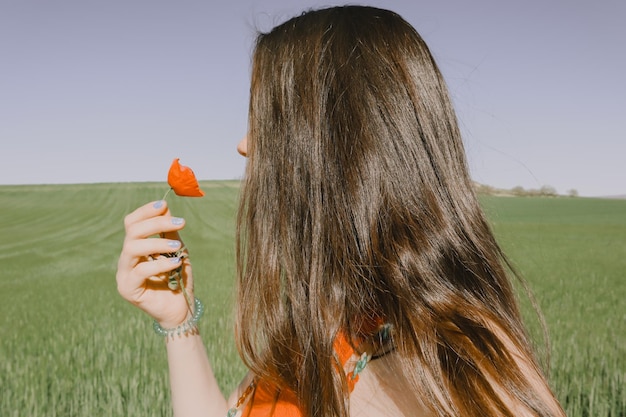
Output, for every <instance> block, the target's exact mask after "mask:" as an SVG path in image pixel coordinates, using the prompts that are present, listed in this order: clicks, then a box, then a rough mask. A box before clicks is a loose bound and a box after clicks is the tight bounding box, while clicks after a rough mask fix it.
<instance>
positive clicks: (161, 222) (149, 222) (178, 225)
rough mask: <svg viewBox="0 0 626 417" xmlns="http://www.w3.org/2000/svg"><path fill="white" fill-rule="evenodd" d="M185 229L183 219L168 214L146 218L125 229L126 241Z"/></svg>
mask: <svg viewBox="0 0 626 417" xmlns="http://www.w3.org/2000/svg"><path fill="white" fill-rule="evenodd" d="M183 227H185V219H183V218H181V217H172V216H170V215H169V214H166V215H162V216H157V217H152V218H148V219H145V220H142V221H139V222H136V223H133V224H130V225H128V226H127V227H126V238H127V239H130V240H132V239H143V238H147V237H150V236H154V235H158V234H161V233H167V232H174V231H178V230H181V229H182V228H183Z"/></svg>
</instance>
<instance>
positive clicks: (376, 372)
mask: <svg viewBox="0 0 626 417" xmlns="http://www.w3.org/2000/svg"><path fill="white" fill-rule="evenodd" d="M403 375H404V374H403V372H402V369H400V366H399V365H398V362H397V361H396V360H395V354H394V353H390V354H388V355H385V356H383V357H382V358H379V359H376V360H373V361H370V362H369V363H368V364H367V367H366V368H365V370H363V372H362V373H361V374H360V376H359V381H358V383H357V384H356V386H355V388H354V392H353V393H352V395H351V396H350V416H351V417H382V416H404V417H408V416H411V417H431V416H434V414H433V413H432V412H431V411H429V410H428V408H427V407H425V406H424V404H423V403H422V402H421V401H419V399H418V398H416V396H415V395H411V393H410V387H409V383H408V382H407V380H406V379H405V378H404V376H403Z"/></svg>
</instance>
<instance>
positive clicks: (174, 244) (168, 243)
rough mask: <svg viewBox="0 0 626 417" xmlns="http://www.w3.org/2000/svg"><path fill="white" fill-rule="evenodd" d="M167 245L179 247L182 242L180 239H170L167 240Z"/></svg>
mask: <svg viewBox="0 0 626 417" xmlns="http://www.w3.org/2000/svg"><path fill="white" fill-rule="evenodd" d="M167 246H169V247H170V248H177V247H179V246H180V242H179V241H178V240H170V241H169V242H167Z"/></svg>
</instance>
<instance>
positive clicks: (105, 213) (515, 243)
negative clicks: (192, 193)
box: [0, 181, 626, 417]
mask: <svg viewBox="0 0 626 417" xmlns="http://www.w3.org/2000/svg"><path fill="white" fill-rule="evenodd" d="M202 186H203V189H204V190H205V191H206V192H207V196H206V197H204V198H202V199H181V198H176V197H174V198H171V197H168V201H169V202H170V206H171V207H172V210H173V212H174V213H175V214H176V215H180V216H183V217H185V219H186V220H187V227H186V228H185V230H184V231H183V238H184V239H185V242H186V244H187V246H189V247H190V248H191V252H192V253H191V255H192V259H193V263H194V271H195V275H196V277H197V283H196V287H197V293H198V294H199V296H200V297H201V298H202V299H203V301H204V302H205V304H206V306H207V312H206V315H205V318H204V319H203V320H202V321H201V322H200V327H201V332H202V333H203V335H204V340H205V343H206V345H207V350H208V351H209V355H210V357H211V359H212V363H213V367H214V369H215V372H216V374H217V377H218V380H219V381H220V383H221V387H222V389H223V390H224V391H230V390H231V389H232V388H233V387H234V386H235V385H236V383H237V382H238V381H239V379H240V378H241V377H242V376H243V374H244V372H245V370H244V369H243V367H242V366H241V364H240V362H239V360H238V357H237V354H236V352H235V348H234V343H233V335H232V323H231V311H232V306H233V283H234V275H235V271H234V244H233V234H234V220H235V219H234V218H235V212H236V202H237V197H238V193H239V190H238V187H237V183H234V182H227V181H224V182H206V183H203V184H202ZM164 191H165V186H164V184H160V183H159V184H155V183H135V184H126V183H123V184H92V185H44V186H2V187H0V230H2V236H3V239H2V240H1V241H0V260H1V261H2V265H3V270H2V274H1V275H0V285H1V287H2V291H0V415H1V416H8V417H12V416H94V415H96V416H120V415H155V416H170V415H171V410H170V404H169V388H168V386H167V367H166V363H165V360H166V358H165V348H164V343H163V341H162V340H160V339H159V338H158V337H156V336H155V335H154V334H153V333H152V332H151V322H150V319H149V317H148V316H146V315H145V314H143V313H142V312H140V311H138V310H137V309H135V308H134V307H132V306H130V305H129V304H127V303H126V302H125V301H123V300H122V299H121V298H120V297H119V296H118V295H117V292H116V289H115V280H114V274H115V267H116V261H117V256H118V254H119V250H120V248H121V242H122V238H123V228H122V220H123V217H124V215H125V214H126V213H128V212H130V211H132V210H133V209H134V208H135V207H137V206H139V205H141V204H143V203H145V202H147V201H150V200H156V199H159V198H161V197H162V195H163V193H164ZM482 204H483V206H484V207H485V209H486V211H487V213H488V216H489V218H490V219H491V221H492V223H493V227H494V230H495V232H496V234H497V236H498V238H499V240H500V241H501V242H502V244H503V246H504V248H505V250H506V252H507V253H508V254H509V255H510V257H511V259H512V260H513V262H514V264H515V265H516V266H517V268H518V269H519V270H520V271H521V273H522V275H523V276H524V277H525V278H526V280H527V281H528V282H529V285H530V287H531V288H532V290H533V292H534V293H535V296H536V297H537V300H538V303H539V305H540V306H541V309H542V312H543V314H544V316H545V318H546V321H547V323H548V326H549V328H550V336H551V359H552V361H551V368H550V375H551V380H552V385H553V386H554V388H555V391H556V393H557V395H558V397H559V398H560V400H561V401H562V403H563V404H564V407H565V408H566V411H567V414H568V416H570V417H578V416H580V417H582V416H600V417H605V416H606V417H608V416H611V417H617V416H625V415H626V398H625V397H626V390H624V388H623V387H624V385H625V375H624V373H625V369H626V363H625V362H626V352H625V346H626V336H625V335H626V328H625V322H626V317H625V314H626V302H625V300H626V288H625V285H626V283H625V280H624V271H626V238H625V236H626V201H612V200H599V199H564V198H556V199H541V198H533V199H524V198H494V197H491V198H489V197H487V198H484V199H483V201H482ZM524 300H525V298H524V297H523V296H522V301H524ZM523 309H524V313H525V316H526V317H527V321H528V323H529V326H530V328H531V333H532V334H533V335H534V337H535V338H536V339H537V340H538V343H539V345H541V337H540V336H539V335H540V332H539V331H538V326H537V319H536V317H535V316H534V315H533V313H532V308H530V306H529V304H528V303H527V302H524V303H523Z"/></svg>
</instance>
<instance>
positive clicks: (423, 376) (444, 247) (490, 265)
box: [237, 6, 558, 417]
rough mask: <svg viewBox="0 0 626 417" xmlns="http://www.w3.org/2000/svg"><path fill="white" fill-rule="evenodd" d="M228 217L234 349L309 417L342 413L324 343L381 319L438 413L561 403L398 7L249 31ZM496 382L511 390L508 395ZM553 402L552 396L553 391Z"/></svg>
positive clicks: (438, 89) (426, 61) (342, 399)
mask: <svg viewBox="0 0 626 417" xmlns="http://www.w3.org/2000/svg"><path fill="white" fill-rule="evenodd" d="M248 157H249V159H248V164H247V170H246V175H245V179H244V181H243V189H242V196H241V203H240V210H239V219H238V238H237V242H238V243H237V248H238V250H237V256H238V276H239V287H238V306H239V308H238V314H237V339H238V347H239V349H240V352H241V355H242V357H243V360H244V361H245V363H246V364H247V365H248V366H249V367H250V368H251V369H252V370H253V371H254V372H255V373H256V374H257V375H258V376H259V377H261V378H264V379H265V380H267V381H271V382H273V383H275V384H276V385H277V386H279V387H282V388H283V389H289V390H291V391H293V392H294V393H296V395H297V398H298V400H299V402H300V407H301V409H302V410H303V413H304V415H306V416H311V417H313V416H342V417H346V416H348V410H347V408H348V406H347V404H348V401H347V398H348V397H347V390H346V381H345V376H344V375H343V373H342V372H338V364H337V362H336V359H335V356H334V354H333V341H334V340H335V337H336V335H337V333H338V332H339V331H342V332H345V333H347V334H348V335H349V336H351V337H356V336H357V335H358V334H360V333H361V330H362V329H361V328H360V327H361V324H362V323H363V322H364V319H365V320H367V318H373V317H383V318H384V320H385V321H386V322H387V323H390V324H391V325H392V326H393V333H392V338H393V344H394V346H395V353H394V355H397V357H398V360H399V361H401V363H402V364H403V369H405V370H406V378H407V380H408V381H409V383H410V384H411V386H410V387H407V394H406V395H415V396H418V397H420V398H421V399H422V401H424V402H425V403H426V404H427V405H428V406H429V407H430V408H431V409H432V410H433V411H434V412H435V413H437V414H438V415H442V416H444V415H445V416H452V415H467V416H491V415H513V414H515V412H514V410H513V409H512V408H511V406H510V404H509V405H507V401H506V400H507V399H508V400H510V399H512V400H513V403H515V404H519V406H520V407H521V409H523V410H527V412H529V413H531V415H541V416H544V415H555V411H554V410H556V409H558V405H556V406H555V404H556V401H555V400H554V398H553V397H552V396H551V394H550V398H549V399H548V400H546V399H545V398H544V397H542V396H541V395H540V394H538V392H537V389H536V387H534V386H533V382H532V381H530V380H529V378H528V371H524V370H522V369H520V361H519V360H516V357H521V358H522V363H525V364H528V365H529V367H530V368H531V370H532V372H533V373H534V374H536V375H539V377H540V379H541V381H542V383H545V382H544V380H543V377H542V376H541V373H540V371H539V370H538V366H537V364H536V361H535V359H534V355H533V352H532V349H531V347H530V343H529V341H528V338H527V336H526V333H525V331H524V327H523V325H522V322H521V319H520V313H519V311H518V307H517V303H516V300H515V297H514V294H513V291H512V288H511V284H510V282H509V278H508V273H507V272H508V268H507V263H506V260H505V258H504V255H503V254H502V251H501V250H500V248H499V246H498V244H497V243H496V241H495V239H494V237H493V234H492V232H491V231H490V228H489V226H488V223H487V222H486V220H485V218H484V215H483V213H482V211H481V208H480V207H479V204H478V201H477V198H476V196H475V194H474V192H473V188H472V183H471V180H470V177H469V175H468V169H467V164H466V160H465V155H464V150H463V145H462V141H461V136H460V133H459V129H458V126H457V121H456V117H455V114H454V111H453V108H452V105H451V102H450V99H449V96H448V93H447V88H446V86H445V83H444V80H443V78H442V76H441V73H440V72H439V70H438V68H437V66H436V64H435V62H434V59H433V57H432V56H431V54H430V52H429V50H428V48H427V46H426V44H425V43H424V42H423V40H422V39H421V37H420V36H419V34H418V33H417V32H416V31H415V29H413V27H411V25H409V24H408V23H407V22H406V21H404V20H403V19H402V18H401V17H400V16H398V15H397V14H395V13H393V12H390V11H386V10H380V9H375V8H371V7H359V6H345V7H334V8H328V9H322V10H316V11H309V12H306V13H304V14H302V15H300V16H298V17H295V18H293V19H291V20H289V21H287V22H285V23H283V24H281V25H279V26H277V27H276V28H274V29H273V30H272V31H271V32H269V33H267V34H260V35H259V36H258V39H257V43H256V47H255V51H254V55H253V70H252V85H251V98H250V113H249V141H248ZM503 392H505V393H506V394H502V393H503ZM551 402H552V403H551Z"/></svg>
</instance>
